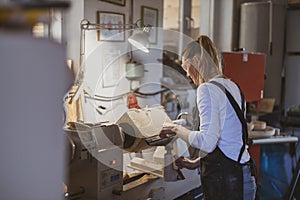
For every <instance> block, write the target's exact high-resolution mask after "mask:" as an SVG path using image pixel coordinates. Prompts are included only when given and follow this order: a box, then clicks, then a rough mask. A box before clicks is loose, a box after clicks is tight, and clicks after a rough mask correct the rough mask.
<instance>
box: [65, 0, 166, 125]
mask: <svg viewBox="0 0 300 200" xmlns="http://www.w3.org/2000/svg"><path fill="white" fill-rule="evenodd" d="M132 2H133V6H132ZM142 5H146V6H150V7H153V8H157V9H158V10H159V13H158V26H162V16H163V14H162V8H163V1H161V0H155V1H151V2H149V1H141V0H133V1H130V0H127V1H126V5H125V6H120V5H115V4H111V3H107V2H104V1H99V0H86V1H84V0H79V1H72V7H71V9H70V11H69V12H68V13H67V14H66V16H65V17H66V20H65V21H66V22H65V27H66V28H65V31H64V34H66V35H67V38H68V40H67V41H66V45H67V49H68V57H69V58H71V59H72V60H73V63H74V71H75V73H78V71H79V65H80V22H81V20H82V19H87V20H89V21H90V22H91V23H97V17H96V16H97V15H96V13H97V11H105V12H115V13H123V14H125V23H126V24H127V23H132V22H135V21H136V20H137V19H140V18H141V16H140V15H141V14H140V13H141V6H142ZM131 6H132V7H131ZM131 10H133V11H131ZM131 13H132V14H131ZM157 31H158V32H159V30H157ZM130 35H131V30H126V31H125V40H124V41H121V42H108V41H98V37H97V31H95V30H87V31H85V37H84V38H85V48H84V50H85V62H84V64H83V65H82V66H81V68H82V69H83V70H84V71H85V73H84V74H85V78H84V80H85V81H84V88H85V89H86V90H87V91H91V94H92V96H94V95H95V94H96V95H99V96H101V97H103V98H102V100H103V99H106V101H98V100H92V99H90V98H85V99H82V100H83V102H84V104H83V107H84V120H85V121H87V122H99V121H110V122H115V121H116V120H117V119H118V118H119V117H120V116H121V115H122V114H123V113H124V112H126V110H127V99H126V95H124V94H126V93H128V92H130V91H131V90H132V89H135V88H137V87H140V86H141V89H140V92H143V93H147V92H153V91H159V90H161V86H160V78H161V77H162V66H161V64H160V63H159V62H158V61H157V59H161V58H162V39H163V36H162V35H161V34H158V40H157V43H156V44H154V45H153V44H152V45H151V46H150V48H151V51H150V53H149V54H145V53H143V52H141V51H138V50H136V49H134V48H132V47H131V46H130V45H129V43H128V42H127V38H128V37H129V36H130ZM130 50H133V54H132V55H133V59H134V60H135V61H138V62H140V63H143V64H144V66H145V71H146V72H145V76H144V78H142V79H139V80H136V81H129V80H127V79H126V77H125V75H126V73H125V64H126V62H128V61H129V59H130V56H131V54H130V53H129V52H130ZM104 97H105V98H104ZM107 97H120V98H117V100H114V101H108V99H109V98H107ZM138 101H139V104H140V106H141V107H145V106H153V105H160V95H155V96H151V97H147V98H138ZM99 105H102V106H104V107H106V110H101V113H102V114H99V113H98V112H97V111H96V108H97V107H98V106H99Z"/></svg>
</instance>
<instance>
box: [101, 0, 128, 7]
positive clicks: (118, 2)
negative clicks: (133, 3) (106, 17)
mask: <svg viewBox="0 0 300 200" xmlns="http://www.w3.org/2000/svg"><path fill="white" fill-rule="evenodd" d="M101 1H105V2H108V3H112V4H115V5H119V6H125V3H126V0H101Z"/></svg>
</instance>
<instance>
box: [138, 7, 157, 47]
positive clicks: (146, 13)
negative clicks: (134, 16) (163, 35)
mask: <svg viewBox="0 0 300 200" xmlns="http://www.w3.org/2000/svg"><path fill="white" fill-rule="evenodd" d="M141 20H142V24H143V25H144V26H145V25H151V27H153V29H152V30H151V31H150V35H149V43H150V44H156V43H157V28H156V27H158V9H157V8H152V7H149V6H142V7H141Z"/></svg>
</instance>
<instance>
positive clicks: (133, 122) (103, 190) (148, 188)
mask: <svg viewBox="0 0 300 200" xmlns="http://www.w3.org/2000/svg"><path fill="white" fill-rule="evenodd" d="M165 121H171V120H170V119H169V118H168V116H167V115H166V113H165V112H164V110H163V109H162V108H161V107H156V108H145V109H139V110H137V109H131V110H129V111H128V112H126V113H124V114H123V116H122V117H121V118H120V120H119V121H118V122H117V124H118V125H116V124H105V123H103V124H98V125H86V124H80V123H75V127H76V128H74V124H73V128H72V129H73V130H71V129H67V130H66V131H65V132H66V135H67V142H68V144H69V145H68V146H69V150H70V151H69V152H70V154H69V157H70V159H69V171H68V181H67V183H66V185H67V187H68V192H67V193H66V195H65V196H66V198H67V199H71V200H73V199H95V200H96V199H97V200H100V199H147V198H153V199H174V198H176V197H179V196H181V195H183V194H185V193H187V192H189V191H190V190H192V189H194V188H196V187H199V186H200V177H199V176H197V175H196V174H197V172H196V171H195V170H184V171H183V174H184V175H183V174H181V172H180V171H178V170H177V169H176V167H175V166H174V165H173V161H174V155H176V154H178V151H177V147H178V142H177V139H170V140H169V141H165V140H163V141H161V142H160V143H157V142H154V143H151V141H150V142H149V138H152V139H153V137H155V135H158V134H159V132H160V130H161V128H162V124H163V122H165ZM156 146H157V147H156ZM153 148H154V149H155V148H156V151H155V153H154V154H153V155H152V156H151V157H150V158H149V157H148V158H146V157H144V156H142V152H143V150H148V149H153ZM128 153H131V154H136V155H141V156H134V157H132V158H131V159H130V160H126V159H124V158H125V157H124V155H126V154H128ZM126 167H129V168H131V169H132V173H127V172H125V171H124V168H126ZM184 176H185V177H186V180H183V179H184Z"/></svg>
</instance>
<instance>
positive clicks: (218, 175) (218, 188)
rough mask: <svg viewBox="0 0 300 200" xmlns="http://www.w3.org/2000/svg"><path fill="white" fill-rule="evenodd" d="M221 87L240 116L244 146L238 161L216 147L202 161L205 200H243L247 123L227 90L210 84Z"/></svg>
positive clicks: (220, 85)
mask: <svg viewBox="0 0 300 200" xmlns="http://www.w3.org/2000/svg"><path fill="white" fill-rule="evenodd" d="M210 83H213V84H215V85H217V86H218V87H220V88H221V89H222V90H223V91H224V93H225V94H226V96H227V97H228V99H229V101H230V103H231V105H232V106H233V108H234V110H235V112H236V114H237V115H238V117H239V119H240V121H241V123H242V130H243V135H242V139H243V145H242V147H241V149H240V154H239V157H238V159H237V161H235V160H232V159H230V158H228V157H227V156H225V154H224V153H223V152H222V151H221V150H220V149H219V147H216V149H215V150H214V151H213V152H211V153H209V154H207V156H205V157H204V158H202V159H201V160H200V167H201V183H202V189H203V194H204V199H205V200H212V199H213V200H220V199H224V200H228V199H230V200H235V199H236V200H242V199H243V183H244V181H243V166H242V164H240V160H241V158H242V154H243V152H244V150H245V146H246V141H247V138H248V131H247V123H246V120H245V118H244V115H243V111H244V106H242V110H243V111H242V110H241V109H240V108H239V106H238V104H237V103H236V101H235V100H234V98H233V97H232V95H231V94H230V93H229V92H228V91H227V90H226V88H225V87H224V86H223V85H222V84H220V83H218V82H214V81H212V82H210ZM241 96H242V105H244V97H243V95H242V93H241Z"/></svg>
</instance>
